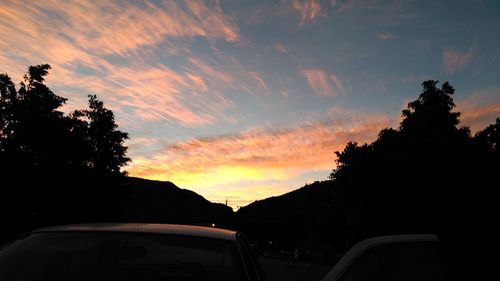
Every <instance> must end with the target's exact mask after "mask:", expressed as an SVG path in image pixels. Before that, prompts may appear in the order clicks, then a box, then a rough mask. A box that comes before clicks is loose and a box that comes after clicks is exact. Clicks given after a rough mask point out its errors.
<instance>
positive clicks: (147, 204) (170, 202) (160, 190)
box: [119, 177, 233, 225]
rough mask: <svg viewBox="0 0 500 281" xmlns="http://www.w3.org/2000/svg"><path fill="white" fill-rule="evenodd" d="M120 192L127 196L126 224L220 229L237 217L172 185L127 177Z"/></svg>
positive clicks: (124, 202)
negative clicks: (193, 225)
mask: <svg viewBox="0 0 500 281" xmlns="http://www.w3.org/2000/svg"><path fill="white" fill-rule="evenodd" d="M120 188H121V189H122V190H123V192H124V194H125V196H124V198H123V200H122V201H121V207H120V208H119V209H120V210H121V211H120V212H121V214H120V216H121V218H122V219H123V220H126V221H137V222H164V223H194V224H196V223H200V224H211V223H215V224H217V225H219V224H227V223H228V221H229V220H230V219H231V218H232V215H233V211H232V209H231V208H230V207H228V206H226V205H224V204H219V203H212V202H210V201H208V200H207V199H205V198H204V197H203V196H201V195H199V194H197V193H196V192H193V191H191V190H187V189H181V188H179V187H177V186H176V185H175V184H173V183H171V182H169V181H155V180H147V179H142V178H135V177H124V178H123V179H122V181H121V183H120Z"/></svg>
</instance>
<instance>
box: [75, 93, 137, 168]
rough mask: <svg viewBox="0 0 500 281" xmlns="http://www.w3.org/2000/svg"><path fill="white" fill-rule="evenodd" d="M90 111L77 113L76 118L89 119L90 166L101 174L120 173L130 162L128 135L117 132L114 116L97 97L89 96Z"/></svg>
mask: <svg viewBox="0 0 500 281" xmlns="http://www.w3.org/2000/svg"><path fill="white" fill-rule="evenodd" d="M88 97H89V109H88V110H80V111H75V112H74V113H73V116H74V117H77V118H84V119H83V120H85V118H86V119H88V120H89V123H88V124H87V136H86V139H87V141H88V142H89V143H90V147H91V157H90V159H89V166H90V167H91V168H93V169H95V170H97V171H99V172H113V173H119V172H120V168H121V167H123V166H124V165H126V164H127V162H129V161H130V158H128V157H126V156H125V155H126V152H127V147H126V146H124V141H125V140H126V139H128V134H127V133H125V132H122V131H119V130H117V128H118V125H117V124H116V122H115V117H114V114H113V112H112V111H111V110H109V109H107V108H105V107H104V103H103V102H102V101H100V100H98V99H97V96H95V95H89V96H88ZM80 120H82V119H80Z"/></svg>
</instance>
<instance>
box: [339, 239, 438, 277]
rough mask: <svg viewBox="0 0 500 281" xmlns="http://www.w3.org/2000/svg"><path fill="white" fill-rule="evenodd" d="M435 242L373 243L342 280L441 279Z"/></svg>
mask: <svg viewBox="0 0 500 281" xmlns="http://www.w3.org/2000/svg"><path fill="white" fill-rule="evenodd" d="M435 244H436V243H429V242H412V243H397V244H390V245H382V246H377V247H374V248H372V249H370V250H368V251H367V252H365V253H363V254H362V255H361V256H359V257H358V258H357V259H356V260H355V261H354V263H353V264H352V265H351V266H350V267H349V268H348V269H347V271H346V272H345V273H344V274H343V275H342V276H341V277H340V279H339V280H341V281H379V280H380V281H382V280H383V281H423V280H425V281H442V280H444V276H443V270H442V264H441V261H440V258H439V251H438V249H437V247H436V245H435Z"/></svg>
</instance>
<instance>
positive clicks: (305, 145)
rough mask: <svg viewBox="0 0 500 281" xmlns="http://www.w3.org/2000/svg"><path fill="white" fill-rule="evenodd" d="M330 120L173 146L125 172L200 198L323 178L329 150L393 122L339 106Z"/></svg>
mask: <svg viewBox="0 0 500 281" xmlns="http://www.w3.org/2000/svg"><path fill="white" fill-rule="evenodd" d="M330 116H331V119H328V120H327V121H323V122H309V123H306V124H302V125H299V126H297V127H293V128H289V129H279V130H268V129H264V128H258V129H252V130H247V131H243V132H241V133H237V134H230V135H222V136H215V137H210V138H195V139H191V140H188V141H183V142H178V143H175V144H172V145H168V146H166V147H165V148H163V149H162V150H161V151H159V152H158V153H157V154H155V155H154V156H153V157H148V158H140V157H137V158H135V159H134V161H133V163H132V164H131V166H130V168H129V172H130V174H131V175H135V176H141V177H146V178H152V179H162V180H171V181H173V182H175V183H177V184H179V185H180V186H182V187H187V188H193V189H194V190H196V191H197V192H200V193H201V194H211V193H212V192H213V191H214V189H219V194H224V192H225V191H228V190H231V186H238V185H240V184H244V183H245V184H247V187H246V189H247V191H246V192H248V190H251V189H252V188H259V187H262V186H265V185H266V184H269V183H273V184H277V183H280V184H286V182H287V181H288V180H290V179H292V178H295V177H300V176H301V175H303V174H304V173H308V172H313V171H323V172H325V177H326V175H327V174H328V171H329V170H330V169H332V168H334V152H335V151H336V150H341V149H342V148H343V147H344V145H345V144H346V142H347V141H350V140H356V141H359V142H364V141H369V140H371V139H373V138H374V137H376V135H377V133H378V131H379V130H380V129H382V128H384V127H387V126H391V125H392V124H393V123H394V120H392V119H390V118H388V117H387V116H385V115H383V114H376V113H372V114H367V113H364V114H361V113H359V112H356V111H354V110H347V111H346V110H342V109H340V108H337V109H335V110H333V111H332V112H331V115H330ZM226 188H227V190H224V189H226ZM233 191H234V190H233ZM253 198H255V197H253Z"/></svg>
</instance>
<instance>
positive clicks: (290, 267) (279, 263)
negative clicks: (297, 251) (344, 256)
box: [259, 257, 332, 281]
mask: <svg viewBox="0 0 500 281" xmlns="http://www.w3.org/2000/svg"><path fill="white" fill-rule="evenodd" d="M259 260H260V263H261V265H262V267H263V268H264V272H265V274H266V277H267V281H283V280H287V281H321V279H323V277H324V276H325V275H326V274H327V273H328V271H330V269H331V267H332V266H329V265H323V264H315V263H310V262H303V261H294V260H285V259H276V258H264V257H261V258H259Z"/></svg>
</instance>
